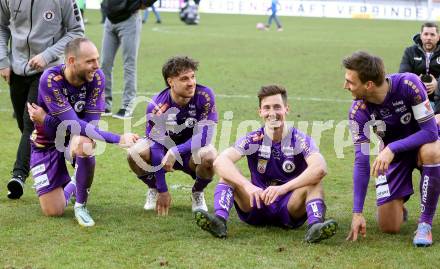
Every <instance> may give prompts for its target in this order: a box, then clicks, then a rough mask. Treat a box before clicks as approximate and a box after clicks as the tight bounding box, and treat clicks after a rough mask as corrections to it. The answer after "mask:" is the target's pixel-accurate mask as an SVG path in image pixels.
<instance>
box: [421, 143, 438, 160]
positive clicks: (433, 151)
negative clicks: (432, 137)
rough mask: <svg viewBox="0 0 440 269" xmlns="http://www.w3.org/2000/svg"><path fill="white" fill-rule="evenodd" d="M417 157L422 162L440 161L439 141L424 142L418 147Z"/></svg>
mask: <svg viewBox="0 0 440 269" xmlns="http://www.w3.org/2000/svg"><path fill="white" fill-rule="evenodd" d="M419 159H420V161H421V163H422V164H437V163H440V142H439V141H438V140H437V141H436V142H433V143H429V144H425V145H423V146H421V147H420V150H419Z"/></svg>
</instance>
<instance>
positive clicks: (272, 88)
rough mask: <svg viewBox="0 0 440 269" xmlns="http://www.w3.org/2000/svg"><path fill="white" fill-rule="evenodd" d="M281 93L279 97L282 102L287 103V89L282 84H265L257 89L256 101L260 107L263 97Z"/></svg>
mask: <svg viewBox="0 0 440 269" xmlns="http://www.w3.org/2000/svg"><path fill="white" fill-rule="evenodd" d="M277 94H281V98H283V102H284V104H285V105H287V91H286V89H285V88H284V87H283V86H280V85H266V86H262V87H261V88H260V90H259V91H258V103H259V106H260V107H261V100H263V99H264V98H265V97H268V96H272V95H277Z"/></svg>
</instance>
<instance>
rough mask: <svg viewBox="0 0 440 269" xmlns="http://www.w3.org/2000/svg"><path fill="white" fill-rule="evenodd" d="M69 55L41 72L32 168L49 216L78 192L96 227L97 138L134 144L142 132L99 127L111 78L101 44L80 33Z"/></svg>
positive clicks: (86, 217)
mask: <svg viewBox="0 0 440 269" xmlns="http://www.w3.org/2000/svg"><path fill="white" fill-rule="evenodd" d="M64 55H65V64H61V65H58V66H54V67H52V68H49V69H47V70H46V71H45V72H44V73H43V75H42V76H41V79H40V85H39V93H38V99H37V102H38V105H37V104H28V111H29V115H30V118H31V119H32V121H34V123H35V131H34V132H33V134H32V136H31V140H32V145H31V172H32V175H33V178H34V182H35V184H34V187H35V190H36V192H37V194H38V196H39V200H40V205H41V209H42V211H43V213H44V214H45V215H46V216H60V215H62V214H63V213H64V208H65V207H66V205H67V203H68V201H69V199H70V197H71V196H72V194H74V193H75V195H76V202H75V206H74V211H75V217H76V219H77V221H78V223H79V224H80V225H81V226H85V227H90V226H93V225H94V224H95V222H94V221H93V219H92V218H91V216H90V214H89V212H88V210H87V208H86V202H87V198H88V190H89V188H90V187H91V184H92V181H93V177H94V170H95V156H94V151H93V149H94V146H95V143H94V140H96V139H97V140H102V141H106V142H107V143H114V144H119V145H120V146H122V147H129V146H131V145H133V144H134V142H135V141H136V140H137V139H138V136H137V135H135V134H131V133H127V134H124V135H117V134H114V133H111V132H106V131H103V130H100V129H99V128H98V127H97V124H98V121H99V119H100V116H101V113H102V112H103V111H104V105H105V104H104V93H103V92H104V86H105V79H104V76H103V73H102V71H101V70H100V69H99V54H98V50H97V49H96V47H95V45H94V44H93V43H92V42H91V41H89V40H88V39H86V38H77V39H74V40H72V41H70V42H69V43H67V45H66V47H65V51H64ZM66 130H67V134H68V135H67V137H66ZM66 138H68V139H69V140H68V139H66ZM65 141H68V143H67V144H68V146H67V147H65V146H66V145H65ZM66 159H68V160H70V161H72V162H73V163H74V164H75V175H74V178H75V179H76V182H75V181H73V180H71V178H70V176H69V173H68V171H67V167H66V163H65V160H66Z"/></svg>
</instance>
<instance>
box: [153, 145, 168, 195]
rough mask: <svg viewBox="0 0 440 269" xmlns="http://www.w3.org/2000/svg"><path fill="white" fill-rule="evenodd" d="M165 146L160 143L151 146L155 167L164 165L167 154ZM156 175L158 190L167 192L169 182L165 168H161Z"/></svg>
mask: <svg viewBox="0 0 440 269" xmlns="http://www.w3.org/2000/svg"><path fill="white" fill-rule="evenodd" d="M164 152H165V148H164V146H162V145H160V144H159V143H153V144H152V145H151V147H150V156H151V165H152V166H154V167H158V166H162V159H163V157H164V156H165V154H164ZM154 175H155V177H156V187H157V191H158V192H161V193H162V192H167V191H168V187H167V182H166V180H165V170H164V169H163V168H161V169H160V170H158V171H156V172H155V173H154Z"/></svg>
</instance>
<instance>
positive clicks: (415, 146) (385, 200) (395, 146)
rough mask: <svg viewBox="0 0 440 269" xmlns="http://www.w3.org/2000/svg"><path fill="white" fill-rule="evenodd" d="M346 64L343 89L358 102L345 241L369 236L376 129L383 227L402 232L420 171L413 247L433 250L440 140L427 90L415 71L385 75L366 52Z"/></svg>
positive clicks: (353, 109) (379, 218)
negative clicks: (414, 180) (369, 195)
mask: <svg viewBox="0 0 440 269" xmlns="http://www.w3.org/2000/svg"><path fill="white" fill-rule="evenodd" d="M343 65H344V67H345V84H344V88H345V89H347V90H348V91H350V92H351V94H352V96H353V98H354V101H353V104H352V106H351V109H350V113H349V120H350V123H351V131H352V136H353V142H354V144H355V161H354V169H353V170H354V171H353V185H354V186H353V218H352V224H351V231H350V233H349V235H348V237H347V240H353V241H356V240H357V237H358V236H359V233H360V234H361V235H362V236H363V237H365V236H366V222H365V218H364V216H363V215H362V210H363V205H364V201H365V196H366V193H367V188H368V181H369V179H370V160H369V155H370V136H369V127H373V131H374V132H375V133H376V135H377V136H378V137H379V138H380V139H381V151H380V153H379V155H378V156H377V157H376V159H375V160H374V162H373V165H372V167H371V175H372V176H374V177H376V199H377V221H378V224H379V228H380V230H381V231H383V232H385V233H398V232H400V226H401V225H402V223H403V222H404V221H405V219H406V217H405V215H406V213H407V212H406V209H405V207H404V203H405V202H406V201H407V200H408V199H409V197H410V196H411V195H412V194H413V192H414V191H413V186H412V172H413V170H414V168H416V167H420V170H421V175H422V178H421V182H420V189H421V191H420V192H421V214H420V218H419V221H418V222H419V223H418V228H417V231H416V234H415V236H414V239H413V244H414V245H415V246H419V247H420V246H422V247H427V246H430V245H431V244H432V233H431V226H432V220H433V217H434V214H435V210H436V207H437V201H438V197H439V193H440V142H439V141H438V127H437V124H436V121H435V119H434V113H433V111H432V109H431V106H430V104H429V100H428V98H427V94H426V88H425V86H424V84H423V83H422V82H421V81H420V78H419V77H418V76H416V75H414V74H412V73H401V74H391V75H388V76H385V68H384V64H383V61H382V59H380V58H379V57H376V56H373V55H370V54H368V53H366V52H362V51H359V52H355V53H354V54H352V55H351V56H349V57H347V58H345V59H344V60H343Z"/></svg>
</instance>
